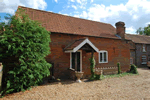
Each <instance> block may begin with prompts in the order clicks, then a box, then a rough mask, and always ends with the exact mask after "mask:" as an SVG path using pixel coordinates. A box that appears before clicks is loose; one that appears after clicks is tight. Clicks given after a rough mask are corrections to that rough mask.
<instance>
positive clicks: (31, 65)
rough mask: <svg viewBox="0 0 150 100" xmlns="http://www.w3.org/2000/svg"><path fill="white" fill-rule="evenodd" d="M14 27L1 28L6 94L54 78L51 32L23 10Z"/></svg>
mask: <svg viewBox="0 0 150 100" xmlns="http://www.w3.org/2000/svg"><path fill="white" fill-rule="evenodd" d="M10 18H11V22H10V25H5V26H4V27H5V31H2V29H3V25H4V24H3V25H2V24H1V25H0V33H1V34H0V45H1V48H0V61H1V62H2V63H3V65H4V66H3V77H2V91H1V94H2V95H6V94H8V93H12V92H18V91H24V90H25V89H30V87H31V86H35V85H39V84H40V83H41V82H42V79H43V78H44V77H47V76H49V75H50V71H49V68H50V66H51V64H49V63H47V62H46V60H45V58H44V57H46V55H48V54H50V47H49V42H50V32H48V31H47V30H46V29H45V28H43V27H42V26H41V24H40V23H38V22H36V21H33V20H31V19H30V18H29V17H28V16H27V15H25V14H24V13H23V11H22V10H20V11H19V12H18V13H17V16H12V17H10Z"/></svg>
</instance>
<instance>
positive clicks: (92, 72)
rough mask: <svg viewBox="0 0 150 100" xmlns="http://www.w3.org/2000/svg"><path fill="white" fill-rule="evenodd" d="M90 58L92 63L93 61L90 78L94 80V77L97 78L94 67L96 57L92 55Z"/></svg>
mask: <svg viewBox="0 0 150 100" xmlns="http://www.w3.org/2000/svg"><path fill="white" fill-rule="evenodd" d="M89 60H90V63H91V65H90V70H91V77H90V79H91V80H94V78H95V74H94V73H95V70H94V68H95V59H94V57H92V58H89Z"/></svg>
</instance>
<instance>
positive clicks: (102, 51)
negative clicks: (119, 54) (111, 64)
mask: <svg viewBox="0 0 150 100" xmlns="http://www.w3.org/2000/svg"><path fill="white" fill-rule="evenodd" d="M104 52H106V62H104ZM100 53H102V62H100ZM98 55H99V63H108V52H107V51H106V50H101V51H99V52H98Z"/></svg>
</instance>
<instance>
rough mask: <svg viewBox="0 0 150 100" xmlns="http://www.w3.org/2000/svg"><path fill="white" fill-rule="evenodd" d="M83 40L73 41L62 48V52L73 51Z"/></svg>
mask: <svg viewBox="0 0 150 100" xmlns="http://www.w3.org/2000/svg"><path fill="white" fill-rule="evenodd" d="M84 40H85V39H79V40H75V41H73V42H72V43H70V44H69V45H68V46H67V47H65V48H64V50H72V49H74V48H75V47H76V46H78V45H79V44H80V43H82V42H83V41H84Z"/></svg>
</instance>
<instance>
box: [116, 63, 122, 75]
mask: <svg viewBox="0 0 150 100" xmlns="http://www.w3.org/2000/svg"><path fill="white" fill-rule="evenodd" d="M117 67H118V74H121V68H120V63H117Z"/></svg>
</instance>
